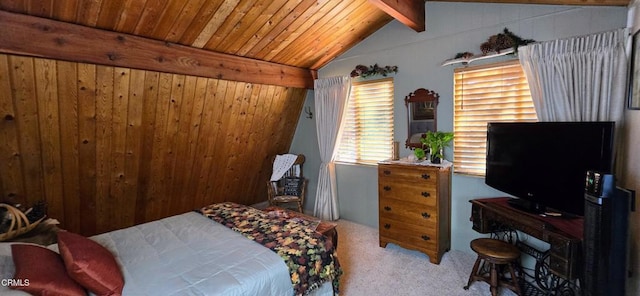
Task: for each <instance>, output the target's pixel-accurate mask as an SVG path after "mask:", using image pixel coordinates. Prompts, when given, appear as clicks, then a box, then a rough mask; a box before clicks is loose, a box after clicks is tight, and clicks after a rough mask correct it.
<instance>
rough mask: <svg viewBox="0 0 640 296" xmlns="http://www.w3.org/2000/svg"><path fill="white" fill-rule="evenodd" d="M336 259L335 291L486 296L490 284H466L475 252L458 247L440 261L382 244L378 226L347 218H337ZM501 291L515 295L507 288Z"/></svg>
mask: <svg viewBox="0 0 640 296" xmlns="http://www.w3.org/2000/svg"><path fill="white" fill-rule="evenodd" d="M337 223H338V237H339V240H338V258H339V260H340V264H341V265H342V268H343V270H344V275H343V276H342V279H341V281H340V295H343V296H359V295H363V296H364V295H367V296H369V295H398V296H410V295H416V296H417V295H420V296H431V295H433V296H456V295H460V296H463V295H465V296H485V295H491V293H490V292H489V285H488V284H486V283H483V282H475V283H473V284H472V285H471V287H470V288H469V290H464V289H463V288H462V287H463V286H464V285H466V283H467V280H468V278H469V273H470V272H471V268H472V267H473V263H474V261H475V256H474V255H473V254H469V253H465V252H462V251H456V250H453V251H449V252H447V253H445V255H444V256H443V257H442V260H441V262H440V264H439V265H435V264H432V263H431V262H429V257H428V256H427V255H425V254H423V253H420V252H417V251H411V250H407V249H403V248H401V247H399V246H397V245H394V244H388V245H387V247H386V248H381V247H380V246H379V242H378V229H376V228H371V227H369V226H365V225H361V224H357V223H354V222H351V221H347V220H339V221H338V222H337ZM500 295H503V296H507V295H515V293H513V292H512V291H509V290H508V289H506V288H501V289H500Z"/></svg>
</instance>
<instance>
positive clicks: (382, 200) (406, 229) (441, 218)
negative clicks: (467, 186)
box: [378, 161, 451, 264]
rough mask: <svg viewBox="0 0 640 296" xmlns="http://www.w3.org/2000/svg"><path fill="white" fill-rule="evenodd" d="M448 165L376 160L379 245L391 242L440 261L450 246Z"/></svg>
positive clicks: (436, 262) (449, 169)
mask: <svg viewBox="0 0 640 296" xmlns="http://www.w3.org/2000/svg"><path fill="white" fill-rule="evenodd" d="M450 188H451V165H450V164H449V165H443V166H429V165H422V164H411V163H402V162H399V161H393V162H391V161H389V162H386V161H385V162H380V163H378V206H379V210H378V213H379V219H380V225H379V228H380V247H383V248H384V247H386V246H387V243H393V244H396V245H399V246H401V247H403V248H406V249H413V250H418V251H420V252H423V253H425V254H427V255H428V256H429V260H430V261H431V262H432V263H434V264H439V263H440V259H441V258H442V255H443V254H444V252H446V251H448V250H449V249H450V248H451V214H450V213H451V195H450V194H451V193H450V191H451V190H450Z"/></svg>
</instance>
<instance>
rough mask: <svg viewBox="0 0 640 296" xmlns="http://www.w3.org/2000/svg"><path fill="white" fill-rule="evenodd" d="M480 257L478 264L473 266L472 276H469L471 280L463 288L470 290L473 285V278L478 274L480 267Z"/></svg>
mask: <svg viewBox="0 0 640 296" xmlns="http://www.w3.org/2000/svg"><path fill="white" fill-rule="evenodd" d="M480 261H481V259H480V256H478V258H477V259H476V263H474V264H473V268H472V269H471V274H470V275H469V280H468V281H467V285H466V286H464V287H463V289H465V290H468V289H469V286H471V283H473V277H474V276H475V275H476V273H477V272H478V267H479V266H480Z"/></svg>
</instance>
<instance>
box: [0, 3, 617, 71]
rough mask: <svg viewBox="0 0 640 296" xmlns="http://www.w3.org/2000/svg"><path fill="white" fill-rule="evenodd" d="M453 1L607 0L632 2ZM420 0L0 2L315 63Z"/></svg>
mask: <svg viewBox="0 0 640 296" xmlns="http://www.w3.org/2000/svg"><path fill="white" fill-rule="evenodd" d="M458 1H461V2H465V1H466V2H497V3H528V4H536V3H538V4H569V5H611V6H614V5H618V6H619V5H627V4H628V3H629V0H559V1H556V0H493V1H482V0H458ZM422 4H423V2H422V1H421V0H400V1H398V0H349V1H343V0H226V1H222V0H64V1H63V0H24V1H18V0H0V10H4V11H8V12H15V13H19V14H25V15H30V16H38V17H44V18H48V19H53V20H58V21H62V22H66V23H72V24H78V25H82V26H86V27H91V28H98V29H103V30H107V31H113V32H118V33H127V34H132V35H136V36H140V37H145V38H150V39H154V40H160V41H165V42H168V43H176V44H181V45H185V46H189V47H194V48H200V49H205V50H207V51H212V52H216V53H223V54H228V55H232V56H237V57H246V58H250V59H255V60H261V61H267V62H271V63H275V64H281V65H288V66H294V67H299V68H303V69H310V70H316V69H319V68H321V67H322V66H324V65H326V64H327V63H328V62H330V61H331V60H332V59H333V58H335V57H336V56H338V55H340V54H341V53H343V52H345V51H346V50H347V49H349V48H351V47H353V46H354V45H355V44H357V43H358V42H360V41H361V40H363V39H365V38H366V37H367V36H369V35H371V34H372V33H373V32H375V31H376V30H378V29H380V28H381V27H382V26H384V25H385V24H387V23H389V22H390V21H391V20H392V19H393V17H395V18H397V19H398V20H400V21H402V22H403V23H406V24H407V21H408V22H411V21H412V20H411V19H409V20H407V15H408V14H410V12H411V11H412V10H414V7H416V6H414V5H418V6H420V5H422ZM394 12H395V13H394ZM392 16H393V17H392ZM408 17H409V18H411V16H408ZM422 22H423V23H424V21H422ZM408 25H409V26H411V25H410V24H408ZM411 27H414V26H411ZM414 29H416V28H415V27H414ZM418 30H419V29H418Z"/></svg>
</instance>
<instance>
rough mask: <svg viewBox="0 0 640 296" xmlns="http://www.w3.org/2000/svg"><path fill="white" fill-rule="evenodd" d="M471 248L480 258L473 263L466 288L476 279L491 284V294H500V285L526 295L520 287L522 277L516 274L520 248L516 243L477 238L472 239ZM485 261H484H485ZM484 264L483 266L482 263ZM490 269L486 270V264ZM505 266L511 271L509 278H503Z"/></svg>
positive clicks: (493, 295) (520, 294)
mask: <svg viewBox="0 0 640 296" xmlns="http://www.w3.org/2000/svg"><path fill="white" fill-rule="evenodd" d="M471 249H472V250H473V251H474V252H476V253H477V254H478V258H477V259H476V262H475V263H474V265H473V269H472V270H471V274H470V275H469V281H468V282H467V285H466V286H464V289H465V290H467V289H469V286H471V284H472V283H473V282H474V281H484V282H487V283H489V285H490V286H491V295H492V296H497V295H498V288H499V287H500V286H504V287H507V288H509V289H511V290H512V291H514V292H515V293H516V294H517V295H519V296H524V295H523V294H522V290H521V289H520V277H519V276H518V275H517V274H516V269H517V268H518V266H517V265H518V259H520V250H518V248H517V247H516V246H515V245H512V244H510V243H508V242H505V241H502V240H498V239H493V238H477V239H474V240H472V241H471ZM483 261H484V263H483ZM481 264H482V268H480V265H481ZM487 264H488V265H489V270H486V271H485V270H484V269H485V268H484V267H485V266H486V265H487ZM504 267H507V269H508V271H509V275H510V277H509V279H508V280H505V279H504V278H503V273H504V271H505V270H504V269H503V268H504Z"/></svg>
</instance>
